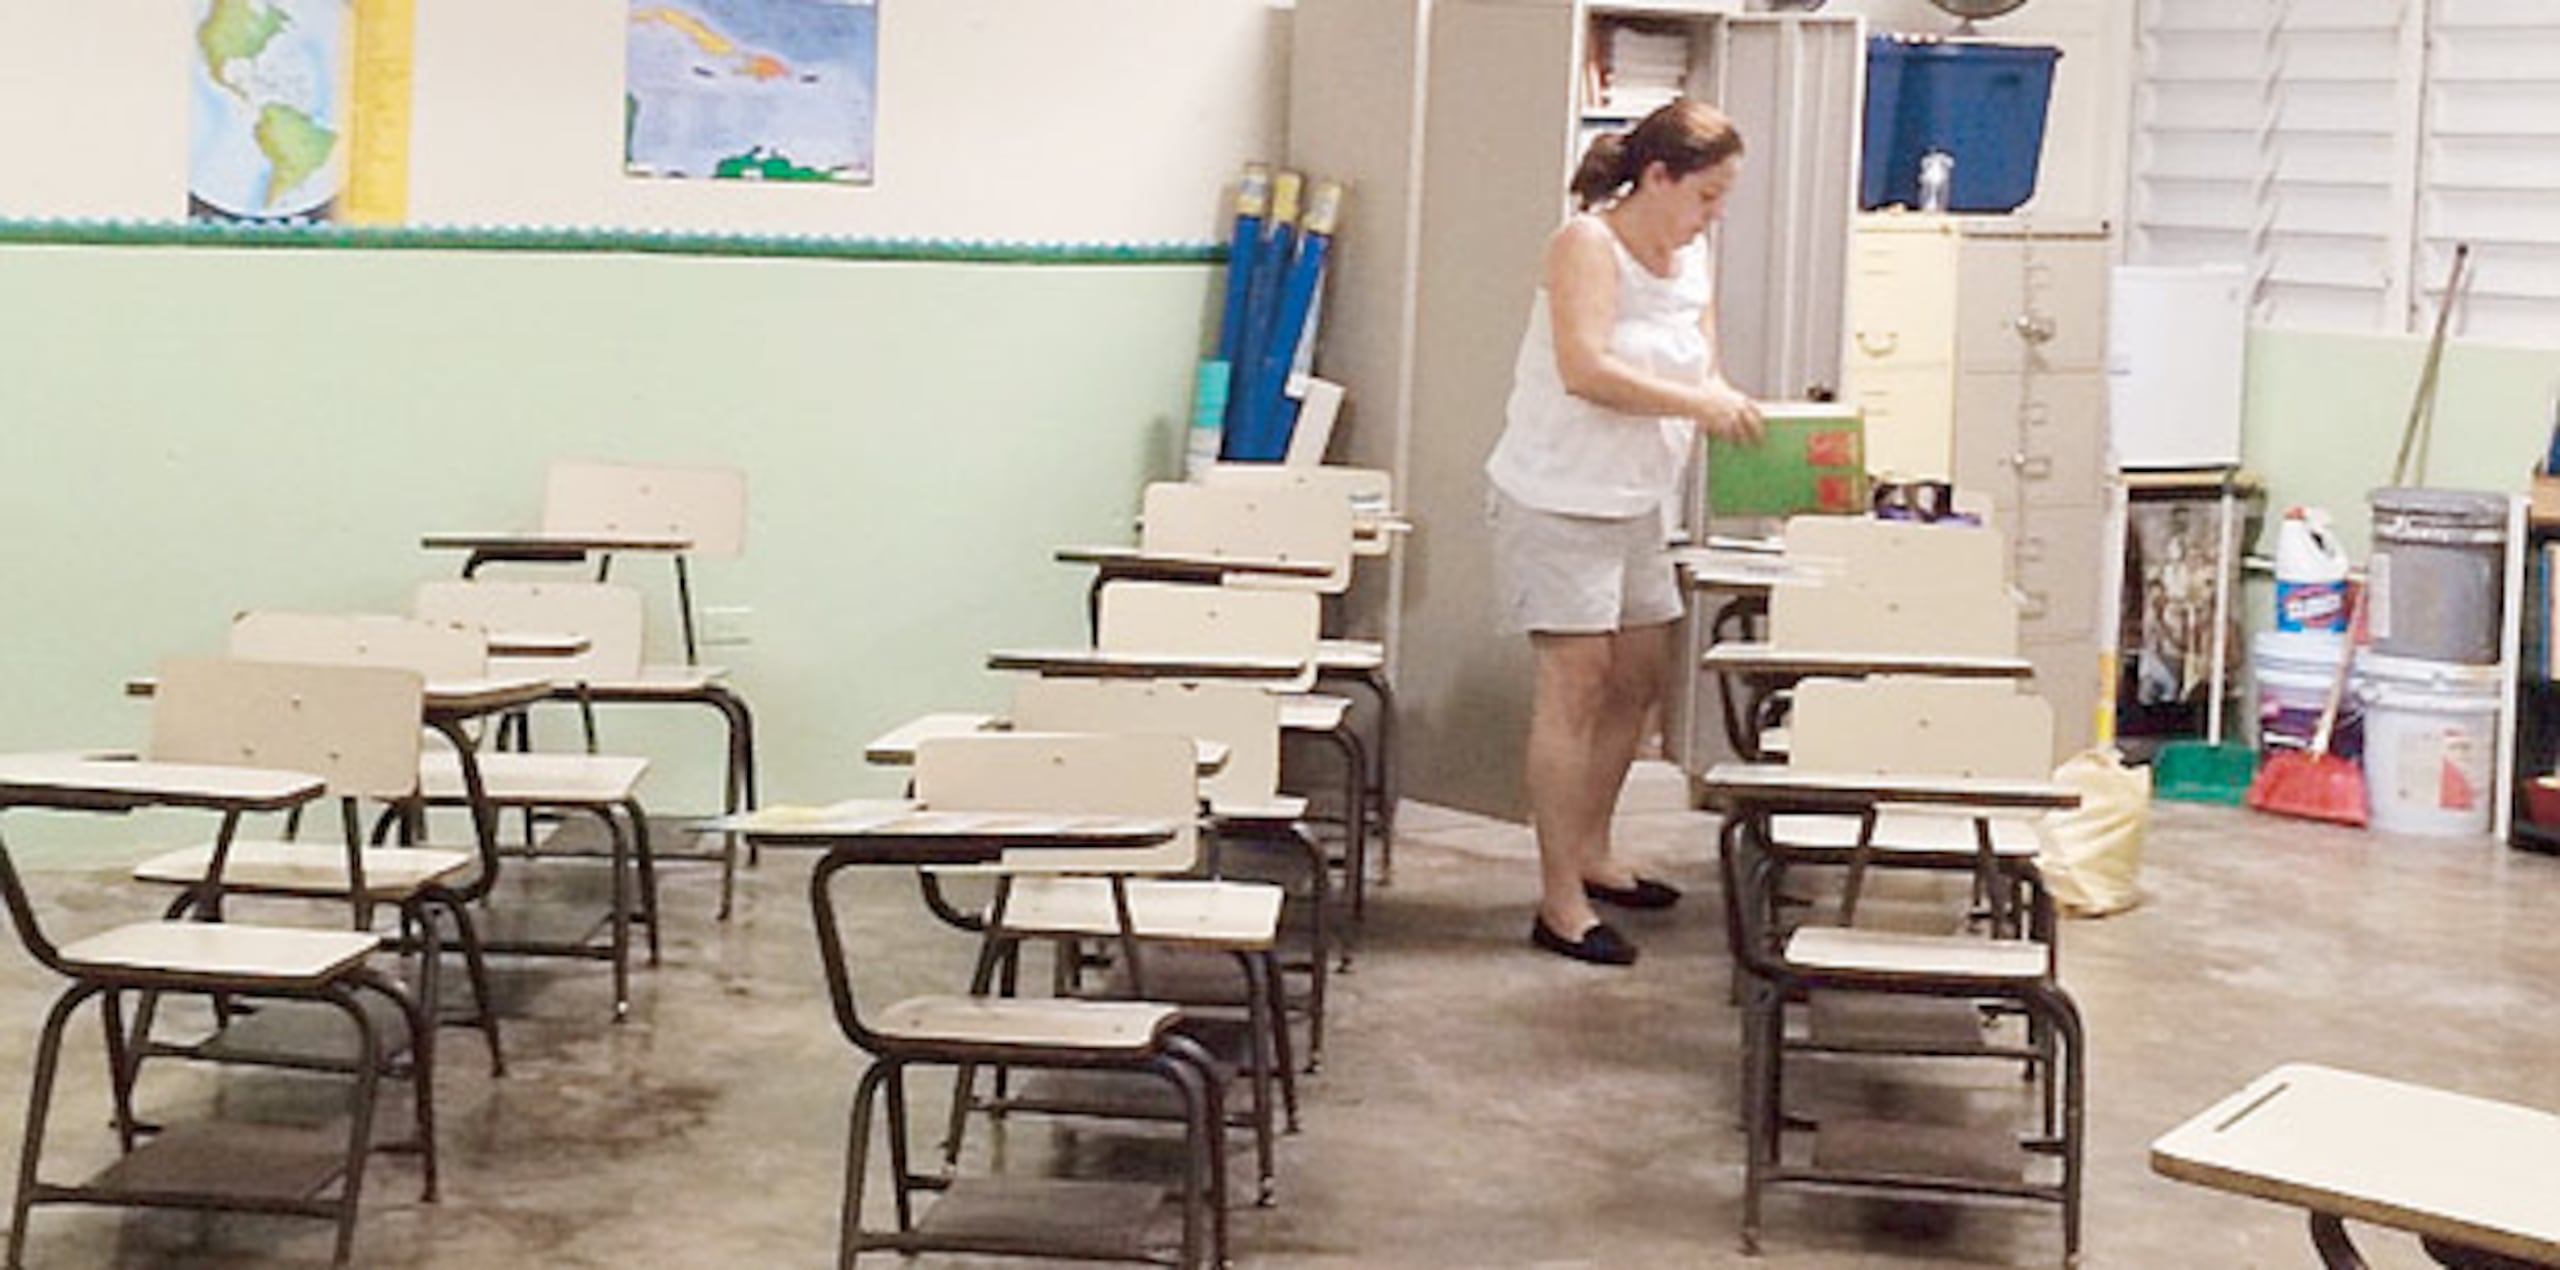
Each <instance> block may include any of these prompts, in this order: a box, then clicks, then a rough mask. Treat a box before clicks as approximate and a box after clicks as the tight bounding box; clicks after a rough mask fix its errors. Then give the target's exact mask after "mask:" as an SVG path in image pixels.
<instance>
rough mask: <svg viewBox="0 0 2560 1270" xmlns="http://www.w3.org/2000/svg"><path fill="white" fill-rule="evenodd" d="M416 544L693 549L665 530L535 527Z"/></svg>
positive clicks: (427, 538) (436, 537) (434, 547)
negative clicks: (609, 531)
mask: <svg viewBox="0 0 2560 1270" xmlns="http://www.w3.org/2000/svg"><path fill="white" fill-rule="evenodd" d="M418 545H419V546H421V547H424V548H426V549H427V550H429V551H488V552H508V551H526V552H580V553H584V552H589V551H632V552H644V551H653V552H661V553H666V554H674V553H677V552H683V551H691V550H693V539H691V538H684V537H677V536H673V535H669V534H606V533H566V532H563V533H553V532H550V531H546V530H538V529H536V530H495V531H486V532H473V533H436V534H425V535H422V536H420V537H419V539H418Z"/></svg>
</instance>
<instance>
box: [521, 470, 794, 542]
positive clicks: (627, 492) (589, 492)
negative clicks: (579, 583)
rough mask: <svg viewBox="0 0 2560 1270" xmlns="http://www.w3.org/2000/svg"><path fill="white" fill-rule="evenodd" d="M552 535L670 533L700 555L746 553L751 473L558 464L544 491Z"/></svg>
mask: <svg viewBox="0 0 2560 1270" xmlns="http://www.w3.org/2000/svg"><path fill="white" fill-rule="evenodd" d="M542 527H543V529H544V530H546V531H548V532H552V533H602V534H643V535H647V534H664V535H667V536H669V537H676V538H690V539H692V540H693V553H692V554H694V555H697V556H717V557H729V556H735V555H738V554H739V553H741V552H743V551H745V550H746V546H747V474H746V473H745V472H742V471H740V470H738V469H736V468H733V467H662V466H657V465H654V464H644V463H584V462H568V461H563V462H557V463H553V464H552V465H551V470H550V473H549V475H548V477H547V478H546V479H545V481H544V483H543V490H542Z"/></svg>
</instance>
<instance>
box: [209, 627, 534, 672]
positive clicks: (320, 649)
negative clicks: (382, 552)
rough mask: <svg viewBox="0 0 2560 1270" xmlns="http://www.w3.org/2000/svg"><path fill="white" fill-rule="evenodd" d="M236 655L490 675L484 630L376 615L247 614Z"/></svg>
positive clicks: (233, 647)
mask: <svg viewBox="0 0 2560 1270" xmlns="http://www.w3.org/2000/svg"><path fill="white" fill-rule="evenodd" d="M229 649H230V652H231V655H232V656H234V657H243V658H248V659H250V660H253V661H292V662H318V663H321V664H323V665H330V666H392V667H397V668H399V669H402V670H414V671H416V672H418V673H419V674H421V675H424V676H425V677H427V678H428V679H430V680H448V679H479V678H483V677H485V676H487V675H488V673H489V637H488V635H487V633H486V632H484V631H483V630H482V629H481V628H480V627H477V626H458V625H455V624H452V623H449V622H429V621H421V620H419V619H417V618H411V617H397V616H392V615H389V614H376V613H267V612H256V613H243V614H241V615H240V616H238V617H236V618H234V619H232V622H231V641H230V644H229Z"/></svg>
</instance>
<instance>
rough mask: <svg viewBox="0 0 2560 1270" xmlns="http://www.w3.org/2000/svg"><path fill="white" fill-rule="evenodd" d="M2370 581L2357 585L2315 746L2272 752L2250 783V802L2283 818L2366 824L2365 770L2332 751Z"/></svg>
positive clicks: (2315, 732) (2314, 733)
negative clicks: (2330, 741)
mask: <svg viewBox="0 0 2560 1270" xmlns="http://www.w3.org/2000/svg"><path fill="white" fill-rule="evenodd" d="M2372 589H2373V588H2372V585H2371V584H2370V583H2367V584H2366V585H2364V586H2361V587H2358V588H2356V602H2355V605H2354V608H2353V611H2352V612H2350V613H2349V615H2348V617H2347V646H2346V648H2344V649H2343V650H2341V651H2340V652H2339V654H2338V673H2336V674H2334V675H2332V676H2330V677H2329V698H2328V700H2327V701H2326V702H2324V703H2323V704H2322V705H2321V707H2320V726H2319V727H2318V728H2316V729H2314V730H2313V731H2312V733H2311V748H2310V749H2308V750H2292V751H2288V752H2286V753H2282V754H2272V755H2269V756H2268V757H2267V761H2266V762H2265V763H2263V764H2260V765H2259V767H2258V775H2257V777H2256V778H2255V779H2253V780H2251V781H2250V782H2249V805H2250V806H2252V807H2255V808H2257V809H2258V810H2260V811H2272V812H2274V813H2276V814H2277V815H2279V816H2300V817H2302V818H2303V819H2305V820H2326V821H2330V822H2332V823H2334V824H2341V825H2362V824H2363V823H2365V815H2366V812H2365V792H2364V768H2363V767H2362V766H2361V765H2360V764H2358V763H2357V762H2356V761H2355V760H2353V759H2345V758H2340V757H2338V756H2337V755H2335V754H2331V753H2330V752H2329V739H2330V735H2331V733H2333V732H2335V731H2336V730H2337V726H2338V705H2339V703H2340V702H2341V701H2342V700H2344V699H2345V697H2346V695H2347V672H2348V670H2349V669H2350V668H2352V667H2353V666H2354V665H2355V660H2356V640H2357V639H2359V638H2361V637H2362V636H2363V635H2364V604H2365V596H2366V595H2367V594H2368V593H2369V592H2371V591H2372Z"/></svg>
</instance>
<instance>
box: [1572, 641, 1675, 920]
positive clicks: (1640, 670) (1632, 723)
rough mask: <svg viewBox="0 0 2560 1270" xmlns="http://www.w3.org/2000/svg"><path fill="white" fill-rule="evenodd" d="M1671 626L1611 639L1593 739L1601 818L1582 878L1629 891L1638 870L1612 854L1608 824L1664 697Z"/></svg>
mask: <svg viewBox="0 0 2560 1270" xmlns="http://www.w3.org/2000/svg"><path fill="white" fill-rule="evenodd" d="M1671 630H1672V628H1671V626H1670V625H1669V624H1667V623H1665V624H1656V625H1653V626H1639V627H1635V628H1633V629H1630V630H1623V631H1619V632H1617V633H1616V634H1613V635H1610V636H1608V640H1609V665H1608V672H1607V679H1606V681H1605V685H1604V689H1603V691H1604V694H1605V695H1604V700H1603V704H1602V707H1601V709H1600V712H1599V715H1598V721H1597V724H1596V732H1595V735H1594V736H1593V738H1592V747H1591V765H1590V770H1589V771H1588V773H1587V774H1586V778H1587V779H1588V780H1589V781H1590V786H1589V788H1588V789H1587V790H1586V791H1585V792H1584V797H1585V798H1586V799H1587V800H1588V805H1589V806H1591V807H1593V808H1596V819H1595V821H1594V822H1593V824H1592V828H1591V832H1590V834H1589V836H1588V837H1586V838H1584V839H1583V842H1584V843H1585V851H1584V854H1583V857H1582V861H1581V875H1580V880H1581V881H1584V882H1597V883H1599V884H1600V885H1602V886H1606V887H1612V888H1615V889H1619V890H1624V889H1626V888H1627V887H1631V886H1633V885H1635V880H1636V877H1635V870H1633V869H1631V868H1629V867H1628V866H1627V865H1626V864H1624V863H1622V862H1620V861H1618V860H1616V859H1613V858H1612V857H1611V855H1610V850H1609V847H1610V842H1609V820H1610V817H1611V816H1613V815H1615V814H1616V812H1617V809H1618V794H1619V792H1620V791H1622V790H1624V789H1625V788H1626V784H1627V770H1628V769H1629V768H1631V767H1633V766H1634V765H1635V761H1636V750H1637V749H1638V747H1640V746H1642V745H1643V743H1644V725H1645V719H1646V718H1647V716H1648V715H1649V713H1650V712H1651V710H1652V708H1653V704H1654V702H1655V701H1657V700H1659V699H1660V698H1661V696H1662V688H1663V675H1664V673H1665V670H1666V669H1667V667H1668V665H1669V663H1670V660H1671Z"/></svg>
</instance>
